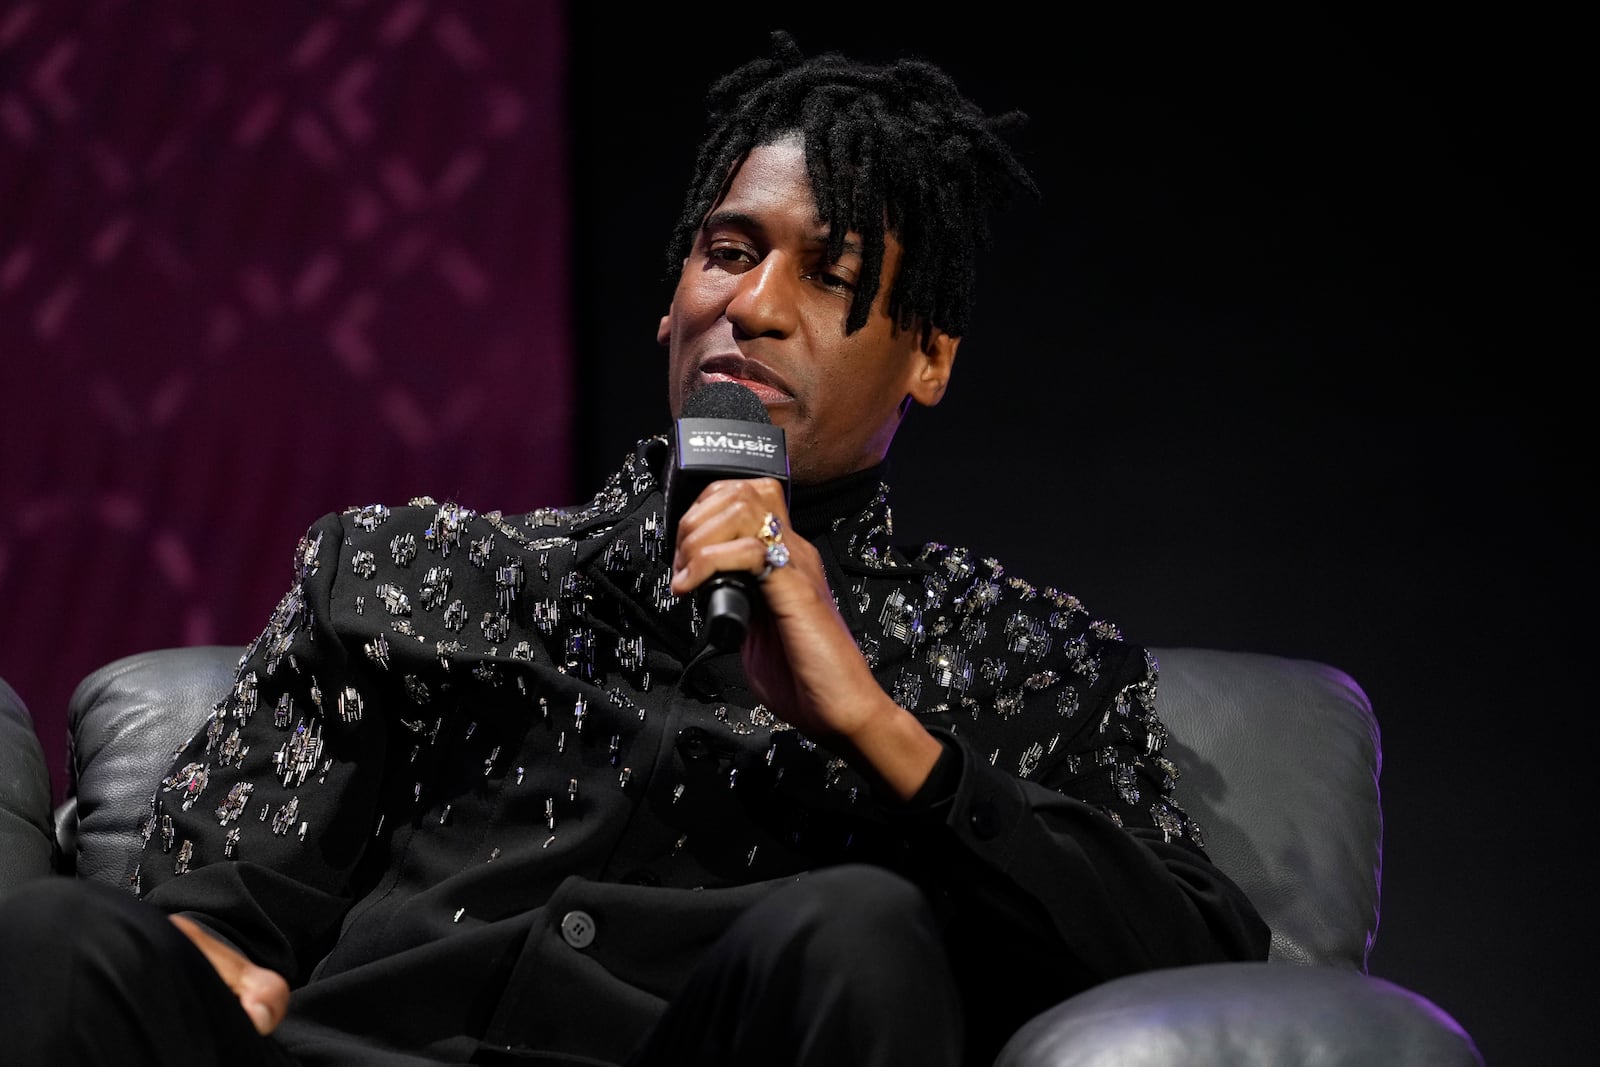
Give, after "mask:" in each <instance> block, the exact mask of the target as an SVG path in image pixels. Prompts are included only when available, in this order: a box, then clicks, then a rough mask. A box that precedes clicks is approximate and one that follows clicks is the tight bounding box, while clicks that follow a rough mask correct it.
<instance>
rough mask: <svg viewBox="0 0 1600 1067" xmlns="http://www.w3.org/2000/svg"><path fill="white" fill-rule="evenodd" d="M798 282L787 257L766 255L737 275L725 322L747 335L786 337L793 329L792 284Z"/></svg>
mask: <svg viewBox="0 0 1600 1067" xmlns="http://www.w3.org/2000/svg"><path fill="white" fill-rule="evenodd" d="M799 281H800V279H799V278H798V277H797V276H796V275H795V270H794V263H793V262H792V261H791V260H790V259H789V258H788V257H787V256H785V255H783V254H782V253H777V252H775V253H771V254H769V255H768V256H767V257H766V258H765V259H763V260H762V261H761V262H760V263H757V264H756V265H755V266H754V267H752V268H750V269H749V270H747V271H745V272H744V273H743V274H741V275H740V276H739V285H738V288H737V290H736V291H735V292H734V294H733V299H732V300H730V301H729V302H728V321H729V322H731V323H733V326H734V328H735V329H736V330H738V331H740V332H741V333H743V334H745V335H746V336H749V337H762V336H772V337H784V336H787V335H788V334H789V333H790V332H791V331H792V330H793V329H794V328H795V322H796V308H795V290H794V287H795V286H796V285H798V284H799Z"/></svg>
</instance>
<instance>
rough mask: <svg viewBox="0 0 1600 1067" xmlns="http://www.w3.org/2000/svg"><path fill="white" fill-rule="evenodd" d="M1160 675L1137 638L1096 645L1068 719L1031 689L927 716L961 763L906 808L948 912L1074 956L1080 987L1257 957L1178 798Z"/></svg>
mask: <svg viewBox="0 0 1600 1067" xmlns="http://www.w3.org/2000/svg"><path fill="white" fill-rule="evenodd" d="M1156 670H1157V668H1156V664H1155V662H1154V660H1153V659H1151V658H1150V657H1149V656H1148V655H1147V654H1146V653H1145V651H1144V650H1143V649H1141V648H1138V647H1136V646H1130V645H1126V644H1123V643H1122V642H1120V641H1105V642H1100V643H1098V647H1097V651H1096V655H1095V668H1094V672H1093V673H1094V674H1095V675H1096V677H1095V680H1094V682H1093V684H1092V685H1088V686H1086V690H1087V696H1086V698H1079V697H1077V696H1073V697H1072V698H1071V700H1072V703H1073V704H1074V707H1073V708H1072V710H1071V713H1070V714H1069V715H1068V714H1063V712H1062V710H1061V706H1060V698H1059V696H1058V695H1055V694H1052V693H1050V687H1046V686H1041V687H1040V688H1039V691H1038V692H1036V693H1030V694H1028V695H1027V696H1023V695H1022V694H1021V693H1016V694H1012V695H1009V696H1008V695H1006V694H1003V693H1002V694H1000V695H999V697H998V699H1000V700H1001V701H1008V700H1011V701H1013V703H1010V704H1008V705H1007V710H1008V714H1007V715H1005V716H999V715H995V714H993V708H992V707H991V708H988V709H985V711H987V712H988V714H987V715H983V714H982V713H980V717H979V720H978V721H980V722H984V723H985V724H987V725H988V726H989V728H987V729H986V728H983V727H981V726H976V725H975V724H974V723H967V724H959V725H957V727H956V729H954V730H951V729H948V728H942V727H939V726H934V727H932V728H931V729H932V732H933V733H934V734H935V735H936V736H938V737H939V738H940V739H941V740H942V741H943V742H944V744H945V745H946V760H952V759H953V761H954V763H955V767H954V769H953V770H948V776H947V777H946V779H945V781H944V783H943V786H944V787H943V788H942V789H940V790H939V792H940V793H941V794H942V795H939V796H933V797H923V798H919V799H921V800H922V801H923V803H922V804H920V805H914V806H913V808H912V810H910V811H908V812H907V813H906V817H907V819H908V835H909V837H910V838H911V840H912V843H913V845H914V850H915V852H916V853H917V854H918V856H919V866H920V867H921V868H922V869H924V870H926V871H927V872H929V874H928V877H929V878H930V879H931V880H932V881H933V882H934V883H935V884H936V885H938V886H939V887H940V891H941V892H942V893H943V894H944V895H945V896H946V897H947V898H948V901H949V903H950V905H951V908H952V913H953V914H954V915H955V916H956V917H957V918H956V921H957V922H958V923H962V922H969V921H971V922H981V923H982V924H984V925H985V926H987V928H988V931H989V932H990V934H991V935H993V936H995V937H997V938H998V937H1004V938H1010V939H1015V940H1016V941H1018V942H1023V943H1029V944H1032V945H1035V946H1038V949H1039V951H1038V954H1039V956H1040V957H1041V958H1046V959H1049V958H1060V959H1062V960H1070V961H1071V966H1072V968H1073V969H1074V970H1075V971H1077V972H1078V976H1077V981H1079V982H1083V983H1092V982H1097V981H1103V980H1106V979H1110V978H1114V977H1117V976H1119V975H1123V974H1129V973H1133V972H1136V971H1142V970H1149V969H1152V968H1157V967H1169V966H1179V965H1184V964H1194V963H1208V962H1217V961H1223V960H1258V959H1265V958H1266V952H1267V945H1268V941H1269V938H1270V932H1269V931H1268V929H1267V927H1266V924H1265V923H1263V922H1262V920H1261V918H1260V917H1259V915H1258V914H1257V912H1256V910H1255V908H1254V907H1253V906H1252V905H1251V903H1250V902H1249V900H1248V899H1247V898H1246V897H1245V895H1244V893H1243V892H1242V891H1241V890H1240V889H1239V888H1238V887H1237V886H1236V885H1235V884H1234V883H1233V882H1232V881H1231V880H1230V879H1229V878H1228V877H1227V876H1226V875H1225V874H1223V873H1222V872H1221V871H1220V870H1218V869H1217V867H1216V866H1215V865H1214V864H1213V863H1212V862H1211V860H1210V859H1209V858H1208V857H1207V855H1206V854H1205V851H1204V848H1203V847H1202V845H1201V843H1200V836H1199V829H1198V828H1197V827H1196V826H1195V825H1194V824H1193V823H1192V821H1191V820H1190V819H1189V818H1188V816H1187V815H1186V814H1185V813H1184V811H1183V810H1182V808H1181V807H1180V806H1179V805H1178V803H1177V801H1176V799H1175V797H1174V787H1175V782H1176V779H1177V770H1176V768H1174V767H1173V765H1172V764H1171V763H1170V762H1169V761H1168V760H1167V758H1166V757H1165V755H1164V748H1165V742H1166V730H1165V727H1164V726H1163V725H1162V723H1161V721H1160V719H1159V718H1158V716H1157V714H1156V710H1155V690H1156V684H1157V673H1156ZM991 699H994V698H991ZM1040 726H1043V727H1044V728H1045V730H1048V731H1049V732H1048V733H1045V732H1043V731H1041V730H1040V729H1039V727H1040ZM941 762H944V761H941ZM947 769H948V768H947Z"/></svg>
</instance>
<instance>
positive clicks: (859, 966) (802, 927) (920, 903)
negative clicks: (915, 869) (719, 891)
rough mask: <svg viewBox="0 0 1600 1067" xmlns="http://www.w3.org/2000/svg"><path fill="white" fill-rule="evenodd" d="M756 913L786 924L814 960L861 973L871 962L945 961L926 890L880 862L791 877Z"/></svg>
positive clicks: (938, 966) (936, 966) (900, 966)
mask: <svg viewBox="0 0 1600 1067" xmlns="http://www.w3.org/2000/svg"><path fill="white" fill-rule="evenodd" d="M770 903H771V905H772V907H771V908H770V909H769V910H768V912H767V914H765V915H763V916H760V917H759V918H758V919H757V921H759V922H763V923H772V922H778V923H782V924H786V925H787V926H788V928H789V931H790V932H789V937H790V939H791V941H792V942H795V943H800V944H803V945H804V951H805V954H806V955H807V957H809V958H810V959H811V960H812V961H813V962H814V963H830V962H837V963H838V964H839V965H841V966H848V967H849V968H850V970H851V972H852V973H856V974H858V975H860V976H861V977H862V979H863V980H864V981H872V980H873V978H872V976H871V974H870V972H871V971H872V969H873V968H874V967H878V966H883V967H885V968H887V969H889V970H891V971H894V972H895V973H897V974H901V975H903V974H904V968H905V967H906V966H907V965H908V964H909V965H919V964H920V965H924V966H927V967H930V968H932V969H933V971H934V972H938V971H942V969H943V967H944V965H945V964H944V944H943V941H942V939H941V937H940V932H939V926H938V922H937V919H936V918H935V915H934V911H933V908H932V906H931V905H930V903H929V901H928V898H927V896H926V895H925V894H924V893H923V891H922V890H921V889H920V888H919V887H918V886H917V885H916V884H915V883H913V882H911V881H909V880H908V879H906V878H904V877H901V876H900V875H898V874H895V873H894V872H892V871H889V870H886V869H884V868H882V867H873V866H869V865H865V864H850V865H844V866H839V867H830V868H825V869H822V870H819V871H815V872H812V873H810V874H807V875H805V876H803V877H801V878H799V879H797V880H796V881H795V883H794V885H793V886H792V887H790V888H789V889H786V890H784V891H783V892H782V893H780V894H777V895H776V897H775V898H774V899H773V900H771V901H770Z"/></svg>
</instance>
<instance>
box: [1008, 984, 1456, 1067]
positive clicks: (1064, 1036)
mask: <svg viewBox="0 0 1600 1067" xmlns="http://www.w3.org/2000/svg"><path fill="white" fill-rule="evenodd" d="M1373 1063H1404V1064H1407V1065H1408V1067H1483V1058H1482V1056H1481V1055H1480V1054H1479V1052H1478V1049H1477V1046H1476V1045H1474V1044H1473V1042H1472V1039H1471V1038H1470V1037H1468V1036H1467V1033H1466V1031H1465V1030H1463V1029H1462V1028H1461V1026H1460V1025H1459V1024H1458V1023H1456V1021H1455V1020H1454V1019H1452V1018H1451V1017H1450V1016H1449V1015H1448V1014H1446V1013H1445V1012H1444V1011H1443V1010H1442V1009H1440V1008H1439V1007H1438V1006H1437V1005H1435V1004H1433V1003H1432V1002H1431V1001H1429V1000H1427V999H1426V998H1424V997H1422V996H1419V995H1417V994H1416V993H1412V992H1410V991H1409V990H1406V989H1403V988H1401V987H1400V986H1397V985H1395V984H1393V983H1392V982H1388V981H1385V980H1383V979H1381V978H1374V977H1372V976H1370V975H1367V974H1363V973H1361V972H1360V971H1356V970H1351V969H1345V968H1337V967H1328V966H1301V965H1297V964H1288V963H1213V964H1202V965H1198V966H1193V967H1173V968H1167V969H1164V970H1157V971H1148V972H1145V973H1143V974H1135V975H1130V976H1128V977H1125V978H1118V979H1115V980H1113V981H1110V982H1106V983H1104V984H1102V985H1099V986H1096V987H1094V988H1093V989H1089V990H1087V991H1085V992H1083V993H1080V994H1078V995H1077V996H1075V997H1072V998H1070V999H1068V1000H1065V1001H1063V1002H1062V1003H1060V1004H1058V1005H1056V1006H1055V1007H1054V1008H1051V1009H1050V1010H1048V1011H1046V1012H1044V1013H1042V1014H1040V1015H1038V1016H1036V1017H1035V1018H1034V1019H1033V1020H1032V1021H1030V1022H1028V1023H1027V1024H1025V1025H1024V1026H1023V1027H1022V1029H1020V1030H1019V1031H1017V1033H1016V1034H1015V1035H1014V1036H1013V1037H1012V1039H1011V1040H1010V1041H1009V1042H1007V1044H1006V1046H1005V1048H1004V1049H1003V1050H1002V1051H1001V1053H1000V1057H999V1058H998V1059H997V1060H996V1061H995V1067H1091V1065H1092V1067H1112V1065H1116V1067H1178V1065H1182V1067H1251V1065H1260V1067H1269V1065H1270V1067H1292V1065H1296V1064H1308V1065H1309V1064H1316V1065H1318V1067H1356V1065H1366V1064H1373Z"/></svg>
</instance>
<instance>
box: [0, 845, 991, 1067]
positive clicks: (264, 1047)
mask: <svg viewBox="0 0 1600 1067" xmlns="http://www.w3.org/2000/svg"><path fill="white" fill-rule="evenodd" d="M0 990H3V991H4V992H3V994H0V996H3V999H0V1058H3V1059H4V1060H5V1062H6V1063H8V1064H16V1065H18V1067H32V1065H35V1064H38V1065H47V1064H48V1065H57V1064H62V1065H66V1064H83V1065H96V1064H105V1065H112V1064H116V1065H119V1067H124V1065H136V1064H151V1065H161V1067H165V1065H167V1064H172V1063H184V1064H188V1065H202V1064H228V1065H230V1067H235V1065H237V1067H258V1065H259V1067H281V1065H295V1064H297V1063H298V1062H299V1061H297V1060H296V1059H295V1058H294V1057H293V1056H291V1055H290V1054H289V1053H288V1052H287V1051H286V1050H285V1049H284V1048H283V1046H281V1045H280V1044H279V1043H278V1042H277V1041H275V1040H273V1039H271V1038H263V1037H262V1036H260V1035H259V1034H257V1033H256V1031H255V1028H254V1027H253V1026H252V1025H251V1023H250V1020H249V1018H248V1017H247V1016H246V1015H245V1013H244V1011H243V1009H241V1008H240V1007H239V1004H238V1001H237V999H235V997H234V995H233V993H232V991H231V990H229V989H228V988H227V987H226V986H225V985H224V984H223V983H222V981H221V980H220V979H219V978H218V977H217V974H216V972H215V971H214V970H213V969H212V967H211V965H210V964H209V963H208V962H207V961H206V959H205V957H204V956H203V955H202V954H201V953H200V951H199V950H198V949H196V948H195V947H194V946H193V945H192V944H191V943H190V942H189V940H188V938H186V937H184V936H183V934H182V933H180V932H179V931H178V930H177V928H176V927H174V926H173V925H172V924H171V923H170V922H169V921H168V920H167V918H166V916H165V915H164V914H162V913H161V912H159V911H157V910H156V909H154V908H151V907H149V906H148V905H145V904H142V903H140V902H139V901H137V900H135V899H134V898H133V897H132V896H131V895H129V894H127V893H124V892H120V891H117V890H114V889H110V888H107V887H104V886H100V885H96V884H92V883H87V882H80V881H76V880H72V879H66V878H48V879H40V880H37V881H34V882H31V883H28V884H26V885H24V886H22V887H20V888H18V889H16V890H14V891H13V892H12V893H11V894H10V895H9V896H7V897H5V898H4V899H3V900H0ZM596 1025H597V1026H603V1025H604V1012H603V1009H602V1010H597V1011H596ZM962 1028H963V1021H962V1014H961V1004H960V998H959V996H958V995H957V992H956V983H955V981H954V980H953V977H952V975H951V972H950V966H949V963H948V960H947V957H946V953H945V948H944V945H943V942H942V939H941V934H940V930H939V928H938V923H937V922H936V920H935V918H934V916H933V914H932V911H931V909H930V908H929V907H928V904H927V902H926V900H925V898H924V897H923V895H922V893H921V892H920V891H919V890H918V889H917V888H916V887H915V886H914V885H912V884H911V883H909V882H907V881H905V880H904V879H901V878H899V877H898V876H896V875H893V874H891V873H889V872H887V871H884V870H882V869H879V868H875V867H867V866H847V867H838V868H830V869H828V870H823V871H818V872H814V873H812V874H809V875H807V876H805V877H802V878H799V879H797V880H795V881H794V882H793V883H792V884H791V885H789V886H785V887H783V888H781V889H779V890H777V891H775V892H774V893H772V894H771V895H769V896H767V897H765V898H763V899H762V900H761V901H760V902H759V903H758V904H756V905H754V906H753V907H751V908H750V909H749V910H748V911H746V912H745V913H744V914H743V915H742V916H741V917H740V918H739V919H738V920H737V921H736V922H735V923H734V924H733V925H732V926H731V927H730V928H729V930H728V932H727V933H726V934H725V935H724V936H723V937H722V938H721V939H720V940H719V941H718V942H717V943H716V945H715V946H714V947H713V949H712V950H711V951H710V952H709V953H708V954H707V956H706V958H705V959H704V960H702V961H701V962H700V963H699V965H697V967H696V968H695V969H694V971H693V972H692V973H691V974H690V976H689V978H688V981H687V983H686V985H685V986H684V988H683V990H682V991H681V992H680V993H679V995H677V996H675V997H674V998H673V999H672V1000H671V1001H670V1002H669V1004H668V1005H667V1009H666V1011H665V1013H664V1014H663V1015H662V1017H661V1018H660V1019H659V1020H658V1021H657V1022H656V1024H655V1026H654V1027H653V1029H652V1030H651V1031H650V1033H649V1034H648V1035H647V1036H646V1038H645V1040H644V1042H643V1043H642V1045H641V1046H640V1047H639V1048H638V1049H637V1050H635V1052H634V1053H633V1055H632V1056H631V1057H630V1058H629V1060H628V1062H627V1067H685V1065H691V1064H692V1065H695V1067H723V1065H725V1067H736V1065H737V1067H749V1065H755V1064H759V1065H762V1067H903V1065H906V1064H916V1065H918V1067H957V1065H958V1064H960V1063H961V1048H962ZM529 1058H530V1059H532V1060H534V1061H537V1059H538V1057H537V1056H532V1057H529ZM406 1062H412V1063H416V1064H422V1063H429V1062H433V1061H430V1060H427V1059H425V1058H423V1057H421V1056H418V1057H416V1058H415V1059H414V1060H409V1061H406ZM595 1062H597V1063H598V1062H600V1061H595Z"/></svg>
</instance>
